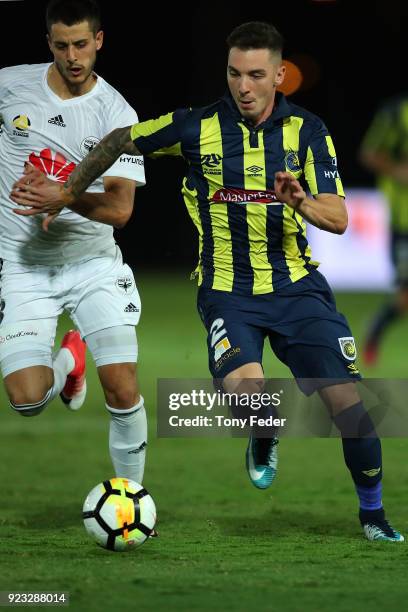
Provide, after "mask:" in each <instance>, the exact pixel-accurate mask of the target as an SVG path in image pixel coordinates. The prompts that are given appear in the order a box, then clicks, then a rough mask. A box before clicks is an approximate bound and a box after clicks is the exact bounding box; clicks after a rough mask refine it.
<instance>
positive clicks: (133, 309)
mask: <svg viewBox="0 0 408 612" xmlns="http://www.w3.org/2000/svg"><path fill="white" fill-rule="evenodd" d="M125 312H139V309H138V307H137V306H135V305H134V304H132V302H130V304H128V305H127V306H126V308H125Z"/></svg>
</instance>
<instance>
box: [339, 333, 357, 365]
mask: <svg viewBox="0 0 408 612" xmlns="http://www.w3.org/2000/svg"><path fill="white" fill-rule="evenodd" d="M338 340H339V344H340V350H341V352H342V355H343V357H345V358H346V359H348V360H349V361H354V360H355V359H356V358H357V349H356V343H355V342H354V338H353V336H350V337H345V338H339V339H338Z"/></svg>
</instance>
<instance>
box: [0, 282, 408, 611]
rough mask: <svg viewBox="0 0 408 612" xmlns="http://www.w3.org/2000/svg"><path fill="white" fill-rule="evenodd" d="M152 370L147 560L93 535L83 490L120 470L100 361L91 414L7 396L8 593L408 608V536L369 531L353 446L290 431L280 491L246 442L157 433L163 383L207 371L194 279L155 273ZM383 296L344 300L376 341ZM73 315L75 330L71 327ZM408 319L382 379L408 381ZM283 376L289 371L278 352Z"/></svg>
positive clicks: (358, 330)
mask: <svg viewBox="0 0 408 612" xmlns="http://www.w3.org/2000/svg"><path fill="white" fill-rule="evenodd" d="M138 282H139V287H140V291H141V294H142V298H143V310H144V312H143V314H142V320H141V323H140V326H139V331H138V336H139V342H140V379H141V386H142V392H143V395H144V396H145V400H146V407H147V409H148V412H149V415H150V443H149V451H148V462H147V469H146V477H145V485H146V487H147V488H148V489H149V490H150V491H151V493H152V495H153V496H154V498H155V501H156V503H157V507H158V512H159V523H158V528H159V531H160V537H159V538H157V539H155V540H153V541H150V542H148V543H147V544H146V545H145V546H144V547H142V548H141V549H140V550H138V551H133V552H132V553H131V554H120V553H111V552H108V551H105V550H103V549H101V548H99V547H97V546H96V545H94V544H93V542H92V541H91V540H89V539H88V537H87V535H86V533H85V531H84V528H83V526H82V522H81V509H82V503H83V499H84V498H85V496H86V494H87V493H88V491H89V490H90V489H91V488H92V487H93V486H94V485H95V484H96V483H97V482H99V481H101V480H102V479H105V478H106V477H109V476H111V475H112V469H111V466H110V461H109V457H108V451H107V429H108V420H109V419H108V416H107V414H105V410H104V407H103V406H104V403H103V398H102V394H101V391H100V389H99V388H98V385H97V382H96V375H95V370H94V367H93V365H92V364H90V369H89V377H88V380H89V383H90V384H89V395H88V400H87V403H86V405H85V406H84V407H83V409H82V410H81V411H80V413H78V414H72V413H69V412H68V411H66V410H65V408H63V407H62V405H61V406H60V405H59V402H54V403H53V404H52V405H51V406H49V408H48V409H47V411H46V412H44V413H43V414H42V415H41V416H40V417H38V418H35V419H23V418H21V417H19V416H18V415H15V414H13V413H12V411H11V410H10V409H9V408H8V407H7V402H6V399H5V396H4V394H2V400H3V401H2V406H3V414H2V427H1V465H2V484H3V486H2V496H1V500H2V503H1V507H0V536H1V546H0V564H1V565H0V567H1V572H0V590H35V591H41V590H65V591H69V592H70V595H71V608H72V609H74V610H78V611H82V610H83V611H85V610H107V611H109V612H110V611H114V610H119V611H125V610H159V611H161V610H170V611H173V610H174V611H176V610H177V611H178V610H208V609H209V610H211V609H212V610H284V611H290V610H307V611H309V610H310V611H314V610H331V609H332V608H333V607H335V608H336V609H337V610H340V611H343V610H344V611H350V610H352V611H354V610H356V611H360V610H364V609H372V608H373V607H374V606H375V608H376V609H377V610H381V609H382V608H386V609H387V610H388V611H390V610H401V609H404V608H405V605H406V598H407V595H408V587H407V580H406V564H407V558H408V548H407V545H406V544H402V545H395V544H373V543H369V542H367V541H366V540H365V539H363V537H362V534H361V532H360V528H359V525H358V522H357V520H356V499H355V495H354V493H353V487H352V485H351V481H350V478H349V475H348V472H347V471H346V469H345V467H344V465H343V459H342V454H341V451H340V443H339V440H336V439H331V440H325V439H317V440H315V439H305V440H296V439H285V440H283V441H282V442H281V445H280V459H281V463H280V470H279V475H278V479H277V481H276V483H275V484H274V485H273V487H271V489H269V490H267V491H258V490H256V489H255V488H254V487H253V486H252V485H251V484H250V483H249V481H248V479H247V475H246V472H245V469H244V449H245V440H242V439H211V440H210V439H195V440H191V439H177V440H176V439H172V440H168V439H159V440H158V439H157V438H156V436H155V388H156V379H157V377H159V376H160V377H180V378H188V377H194V378H199V377H207V376H208V374H207V366H206V361H207V358H206V350H205V333H204V329H203V328H202V325H201V322H200V320H199V318H198V316H197V314H196V312H195V306H194V302H195V289H194V286H193V283H189V282H188V281H187V280H185V279H184V278H183V277H181V276H177V275H175V276H171V275H167V276H164V275H163V276H146V277H141V278H140V279H139V281H138ZM382 299H383V298H382V297H381V296H379V295H368V294H366V295H341V296H338V305H339V309H340V310H341V311H342V312H344V313H345V314H347V316H348V318H349V321H350V324H351V325H352V328H353V330H354V333H355V335H356V337H357V339H358V338H361V337H362V334H363V332H364V329H365V326H366V324H367V317H368V315H369V313H370V312H372V311H373V310H374V309H375V308H376V306H377V305H378V304H380V302H381V300H382ZM68 324H69V323H68V321H67V320H65V319H64V320H62V322H61V326H60V332H62V331H64V330H65V329H66V328H67V325H68ZM407 345H408V326H407V324H406V323H401V324H398V325H397V326H395V328H394V330H392V331H391V332H390V334H389V336H388V337H387V340H386V342H385V344H384V351H383V355H382V358H381V362H380V364H379V366H378V367H377V368H376V369H375V370H372V372H370V373H369V374H370V375H371V374H372V375H375V376H386V377H406V376H407V372H408V365H407V359H406V346H407ZM266 352H267V354H266V355H265V367H266V372H267V374H268V375H271V376H276V377H285V376H287V375H288V372H287V370H286V368H285V367H284V366H282V365H281V364H279V363H278V362H276V360H274V359H273V358H272V357H271V355H270V354H269V353H270V351H269V350H268V351H266ZM407 447H408V445H407V442H406V440H404V439H396V440H389V439H388V440H385V441H384V443H383V448H384V456H385V477H384V484H385V494H386V499H385V501H386V507H387V509H388V513H389V515H390V516H391V517H392V521H393V523H394V524H395V525H396V526H397V527H398V528H400V529H401V531H402V532H404V533H405V534H407V533H408V530H407V517H406V505H405V504H406V493H405V492H406V487H407V481H408V475H407V471H406V469H405V466H406V456H407Z"/></svg>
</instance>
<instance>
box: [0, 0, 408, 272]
mask: <svg viewBox="0 0 408 612" xmlns="http://www.w3.org/2000/svg"><path fill="white" fill-rule="evenodd" d="M46 4H47V2H46V0H23V1H15V0H14V1H10V2H7V1H4V0H0V23H1V32H2V36H1V37H0V58H1V59H0V65H1V66H8V65H14V64H20V63H38V62H45V61H49V60H50V58H51V55H50V52H49V49H48V46H47V43H46V39H45V23H44V12H45V6H46ZM100 5H101V8H102V16H103V29H104V30H105V44H104V47H103V49H102V50H101V52H100V54H99V58H98V62H97V66H96V70H97V72H99V73H100V74H101V75H102V76H103V77H104V78H105V79H106V80H107V81H108V82H110V83H111V84H112V85H113V86H115V87H116V88H117V89H118V90H119V91H120V92H121V93H122V94H123V95H124V96H125V97H126V98H127V100H128V101H129V103H130V104H132V105H133V106H134V107H135V109H136V111H137V112H138V115H139V119H140V120H143V119H148V118H151V117H153V116H157V115H159V114H161V113H165V112H168V111H171V110H174V109H175V108H177V107H179V106H182V107H185V106H200V105H205V104H207V103H209V102H211V101H213V100H214V99H215V98H217V97H219V96H220V95H222V93H223V92H224V89H225V67H226V48H225V42H224V41H225V38H226V36H227V35H228V33H229V32H230V31H231V30H232V29H233V28H234V27H235V26H236V25H238V24H239V23H242V22H244V21H249V20H266V21H270V22H272V23H274V25H275V26H276V27H277V28H278V29H279V30H280V31H281V32H282V34H283V35H284V37H285V40H286V45H285V54H284V56H285V57H286V58H290V57H291V56H293V55H294V54H299V53H306V54H307V55H309V56H311V57H312V58H313V59H314V60H315V61H316V62H317V64H318V66H319V79H318V80H317V82H316V83H315V85H314V86H313V87H312V88H309V89H307V90H304V91H298V92H297V93H295V94H294V95H293V96H291V98H292V99H293V101H294V102H296V103H297V104H300V105H301V106H305V107H307V108H308V109H309V110H311V111H312V112H314V113H316V114H317V115H319V116H320V117H321V118H322V119H323V120H324V121H325V123H326V124H327V125H328V127H329V129H330V132H331V133H332V136H333V139H334V142H335V146H336V149H337V155H338V159H339V167H340V171H341V175H342V179H343V183H344V185H345V187H346V189H347V187H355V186H364V185H372V184H373V177H372V176H370V175H369V174H368V173H367V172H365V171H364V170H363V168H362V167H361V166H360V165H359V163H358V161H357V150H358V147H359V144H360V142H361V138H362V136H363V134H364V132H365V130H366V128H367V126H368V124H369V122H370V120H371V118H372V116H373V113H374V112H375V110H376V108H377V107H378V105H379V104H380V103H381V102H383V101H384V100H386V99H387V98H390V97H392V96H395V95H397V94H400V93H403V92H404V91H405V90H406V83H407V70H406V67H405V66H406V54H407V51H406V46H407V44H406V34H405V29H406V26H405V24H406V23H407V20H408V2H407V3H406V2H402V1H397V0H387V1H385V0H374V1H371V2H358V1H357V0H356V1H355V2H352V1H347V0H337V1H332V2H328V1H324V0H323V1H320V2H319V1H312V0H298V1H292V2H284V1H281V2H276V1H273V0H269V1H268V2H257V3H255V2H248V1H247V2H239V1H234V2H223V3H222V2H209V1H207V2H203V1H196V2H193V3H191V4H184V3H181V2H172V3H163V4H162V3H160V4H159V3H158V2H154V1H152V2H144V3H141V2H123V1H120V0H116V1H115V0H111V1H106V0H105V1H104V0H102V1H101V2H100ZM183 169H184V163H183V161H182V160H178V159H170V158H168V159H165V160H160V161H151V160H146V177H147V181H148V186H147V187H145V188H143V189H140V190H138V192H137V196H136V205H135V211H134V214H133V217H132V220H131V221H130V222H129V224H128V225H127V226H126V228H124V229H123V230H121V231H120V232H117V240H118V242H119V244H120V245H121V247H122V249H123V251H124V252H125V255H126V259H127V260H128V261H129V262H130V263H132V264H133V265H134V266H136V267H137V268H139V269H140V268H148V267H151V266H154V267H158V266H159V267H168V266H171V267H172V266H179V267H181V268H183V269H184V268H185V269H186V271H187V270H189V269H190V268H192V267H193V266H194V265H195V260H196V249H197V246H196V245H197V239H196V231H195V229H194V227H193V225H192V223H191V221H190V220H189V218H188V216H187V213H186V211H185V209H184V204H183V201H182V198H181V195H180V191H179V187H180V183H181V178H182V174H183Z"/></svg>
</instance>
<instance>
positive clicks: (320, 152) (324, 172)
mask: <svg viewBox="0 0 408 612" xmlns="http://www.w3.org/2000/svg"><path fill="white" fill-rule="evenodd" d="M304 176H305V179H306V181H307V184H308V186H309V189H310V192H311V194H312V195H314V196H315V195H317V194H319V193H333V194H337V195H339V196H342V197H344V190H343V185H342V182H341V179H340V174H339V171H338V169H337V157H336V151H335V149H334V144H333V140H332V138H331V136H330V134H329V132H328V131H327V128H326V126H325V125H324V123H323V122H319V123H318V124H317V125H316V126H315V128H314V130H313V132H312V135H311V138H310V141H309V143H308V146H307V153H306V161H305V167H304Z"/></svg>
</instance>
